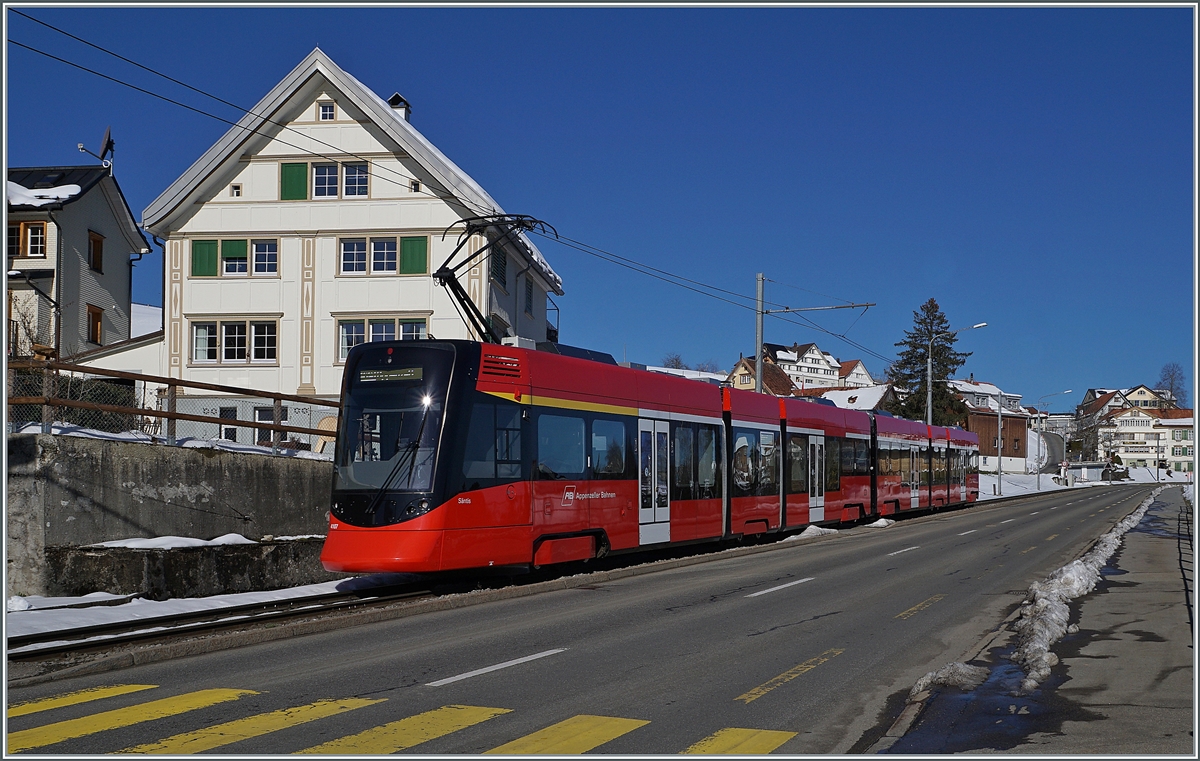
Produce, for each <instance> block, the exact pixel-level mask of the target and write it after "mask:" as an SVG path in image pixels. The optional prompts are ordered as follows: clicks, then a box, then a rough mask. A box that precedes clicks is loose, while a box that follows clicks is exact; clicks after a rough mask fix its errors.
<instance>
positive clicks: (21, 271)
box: [6, 166, 150, 359]
mask: <svg viewBox="0 0 1200 761" xmlns="http://www.w3.org/2000/svg"><path fill="white" fill-rule="evenodd" d="M6 196H7V206H8V263H7V269H6V271H7V272H12V273H16V274H12V275H10V276H9V277H8V351H9V356H12V357H28V356H33V355H37V356H46V357H48V356H55V357H58V358H61V359H71V358H73V357H75V356H76V355H79V354H81V353H83V352H87V351H90V350H93V349H96V348H98V347H101V346H106V345H109V344H113V343H116V342H119V341H124V340H125V339H128V338H129V331H130V311H131V310H130V303H131V285H132V278H133V264H134V262H136V261H138V260H140V259H141V258H142V256H144V255H145V254H148V253H149V252H150V246H149V244H148V243H147V242H146V238H145V236H143V235H142V232H141V230H139V229H138V225H137V223H136V222H135V221H134V219H133V214H132V212H130V210H129V204H128V203H127V202H126V201H125V196H124V194H123V193H122V192H121V188H120V186H119V185H118V184H117V180H116V178H115V177H113V174H112V169H111V167H109V166H57V167H22V168H10V169H9V170H8V182H7V192H6Z"/></svg>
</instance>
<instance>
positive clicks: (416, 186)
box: [408, 180, 421, 193]
mask: <svg viewBox="0 0 1200 761" xmlns="http://www.w3.org/2000/svg"><path fill="white" fill-rule="evenodd" d="M408 189H409V190H411V191H412V192H414V193H420V192H421V181H420V180H413V181H412V182H410V183H408Z"/></svg>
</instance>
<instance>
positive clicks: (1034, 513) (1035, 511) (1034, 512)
mask: <svg viewBox="0 0 1200 761" xmlns="http://www.w3.org/2000/svg"><path fill="white" fill-rule="evenodd" d="M1038 512H1039V511H1038V510H1034V511H1033V512H1032V513H1030V515H1037V514H1038Z"/></svg>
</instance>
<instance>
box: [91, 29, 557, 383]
mask: <svg viewBox="0 0 1200 761" xmlns="http://www.w3.org/2000/svg"><path fill="white" fill-rule="evenodd" d="M409 112H410V107H409V104H408V102H407V101H405V100H404V99H403V98H402V97H400V95H399V94H398V93H397V94H395V95H392V96H391V98H389V99H388V100H384V99H383V98H381V97H379V96H378V95H376V94H375V93H373V92H371V91H370V90H368V89H367V88H366V87H365V86H364V85H363V84H362V83H361V82H359V81H358V80H357V79H355V78H354V77H353V76H351V75H350V74H348V73H347V72H345V71H343V70H342V69H341V68H339V67H338V66H337V65H336V64H335V63H334V62H333V61H332V60H331V59H330V58H329V57H328V56H326V55H325V54H324V53H323V52H322V51H321V50H319V49H318V50H314V51H313V52H312V53H311V54H309V55H308V56H307V57H306V58H305V59H304V60H303V61H301V62H300V64H299V65H298V66H297V67H296V68H295V69H293V70H292V72H291V73H289V74H288V75H287V76H286V77H285V78H284V79H283V81H281V82H280V83H279V84H278V85H276V86H275V87H274V88H273V89H272V90H271V91H270V92H269V93H267V95H266V96H265V97H264V98H263V99H262V100H261V101H260V102H259V103H258V104H257V105H255V107H254V108H253V109H252V110H251V111H250V112H249V113H247V115H246V116H245V117H243V118H242V119H241V120H240V121H239V122H238V124H237V125H236V126H234V127H233V128H232V129H230V130H229V131H228V132H227V133H226V134H225V135H224V136H223V137H222V138H221V139H220V140H219V141H218V142H217V143H216V144H214V145H213V146H212V147H211V148H209V149H208V150H207V151H206V152H205V153H204V155H202V156H201V157H200V158H199V159H197V160H196V162H195V163H194V164H192V166H191V167H190V168H189V169H188V170H187V171H186V172H185V173H184V174H183V175H182V176H181V177H179V179H177V180H176V181H175V182H174V183H173V184H172V185H171V186H170V187H169V188H167V189H166V190H165V191H163V193H162V194H161V195H160V196H159V197H158V198H157V199H155V200H154V201H153V202H152V203H151V204H150V205H149V206H148V207H147V208H146V210H145V211H144V212H143V225H144V227H145V228H146V229H147V230H148V231H150V232H152V233H153V234H154V235H156V236H158V237H160V238H162V239H164V240H165V241H166V243H165V265H164V268H163V270H164V279H165V282H164V301H165V304H164V319H163V334H162V335H161V336H157V335H156V334H151V336H148V337H143V338H142V339H133V340H131V341H130V342H129V343H128V346H127V347H122V348H125V350H124V351H117V352H100V353H95V354H93V357H92V358H91V364H93V365H96V366H102V367H107V368H111V369H119V370H133V371H138V372H143V373H147V374H152V375H167V376H171V377H177V378H184V379H189V380H196V381H202V382H207V383H217V384H222V385H231V386H240V387H247V388H260V389H264V390H268V391H277V392H282V393H289V394H300V395H317V396H324V397H336V396H337V395H338V393H339V391H340V388H341V378H342V367H343V362H344V359H345V357H346V354H347V352H348V351H349V350H350V348H351V347H352V346H354V345H356V344H358V343H362V342H364V341H375V340H394V339H410V338H411V339H416V338H424V337H436V338H478V336H474V335H472V333H471V332H470V330H469V329H468V328H467V326H466V325H465V323H464V322H463V320H462V318H461V317H460V315H459V313H458V311H457V309H456V307H455V305H454V303H453V302H452V300H451V298H450V296H449V295H448V294H447V293H446V292H445V290H444V289H443V288H441V287H440V286H439V285H438V284H437V283H436V282H435V280H434V279H433V277H432V273H433V272H434V271H436V269H437V268H438V266H439V265H440V264H441V263H442V262H444V261H445V260H446V259H447V258H448V257H449V256H450V255H451V253H452V251H453V250H454V248H455V246H456V245H457V243H458V241H459V235H460V233H461V231H462V230H463V221H464V220H465V219H468V218H472V217H479V216H486V215H493V214H501V213H503V210H502V209H501V208H500V207H499V205H498V204H497V203H496V202H495V201H494V200H493V199H492V198H491V196H489V195H488V194H487V192H486V191H484V190H483V188H481V187H480V186H479V185H478V184H477V183H476V182H475V181H474V180H472V179H471V178H470V177H469V176H468V175H467V174H466V173H465V172H463V170H461V169H460V168H459V167H458V166H456V165H455V164H454V163H453V162H452V161H450V159H448V158H447V157H446V156H445V155H443V154H442V153H441V151H439V150H438V149H437V148H436V147H434V146H433V144H432V143H430V142H429V140H428V139H426V138H425V136H424V135H422V134H421V133H419V132H418V131H417V130H416V129H415V128H413V126H412V125H411V124H410V123H409V119H408V117H409ZM447 231H448V232H447ZM492 232H493V231H492V230H489V231H488V232H487V233H486V234H488V235H489V236H490V235H491V234H492ZM484 245H485V240H484V236H483V235H476V236H473V237H472V238H471V239H470V240H469V241H468V242H467V245H466V246H465V247H464V249H463V250H462V252H460V254H459V255H458V257H457V258H456V259H455V263H458V262H460V261H462V260H463V259H464V258H466V257H469V256H470V255H471V254H473V253H475V252H478V251H479V250H480V249H481V248H483V246H484ZM460 280H461V282H462V284H463V286H464V287H465V289H466V290H467V292H468V293H469V294H470V296H471V297H472V299H473V301H474V302H475V303H476V304H477V305H478V306H479V308H480V310H481V311H482V313H483V314H484V315H486V316H487V318H488V320H489V322H490V324H491V326H492V328H493V329H494V330H495V331H496V332H497V333H498V334H500V335H501V336H519V337H523V338H525V339H529V340H531V341H533V342H542V341H546V340H548V339H549V340H557V328H556V327H555V326H554V325H553V323H552V321H549V320H548V319H547V306H548V294H551V293H553V294H562V292H563V291H562V281H561V279H560V278H559V276H558V275H557V274H556V273H555V272H554V270H553V269H552V268H551V267H550V265H549V264H548V263H547V262H546V260H545V259H544V258H543V257H542V255H541V253H540V252H539V251H538V249H537V247H536V246H535V245H534V244H533V243H532V241H530V240H529V239H528V238H527V237H526V236H525V235H524V234H523V233H522V234H520V235H519V236H517V239H516V240H515V241H509V242H506V243H504V245H503V248H502V249H501V248H499V247H495V248H493V249H492V253H490V254H488V255H487V256H485V257H480V258H478V259H476V260H475V261H474V262H473V263H472V265H471V266H469V268H466V269H464V270H462V271H461V277H460Z"/></svg>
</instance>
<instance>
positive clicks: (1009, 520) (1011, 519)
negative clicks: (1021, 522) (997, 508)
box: [1000, 518, 1016, 523]
mask: <svg viewBox="0 0 1200 761" xmlns="http://www.w3.org/2000/svg"><path fill="white" fill-rule="evenodd" d="M1015 520H1016V518H1009V519H1008V520H1006V521H1000V522H1001V523H1012V522H1013V521H1015Z"/></svg>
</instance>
